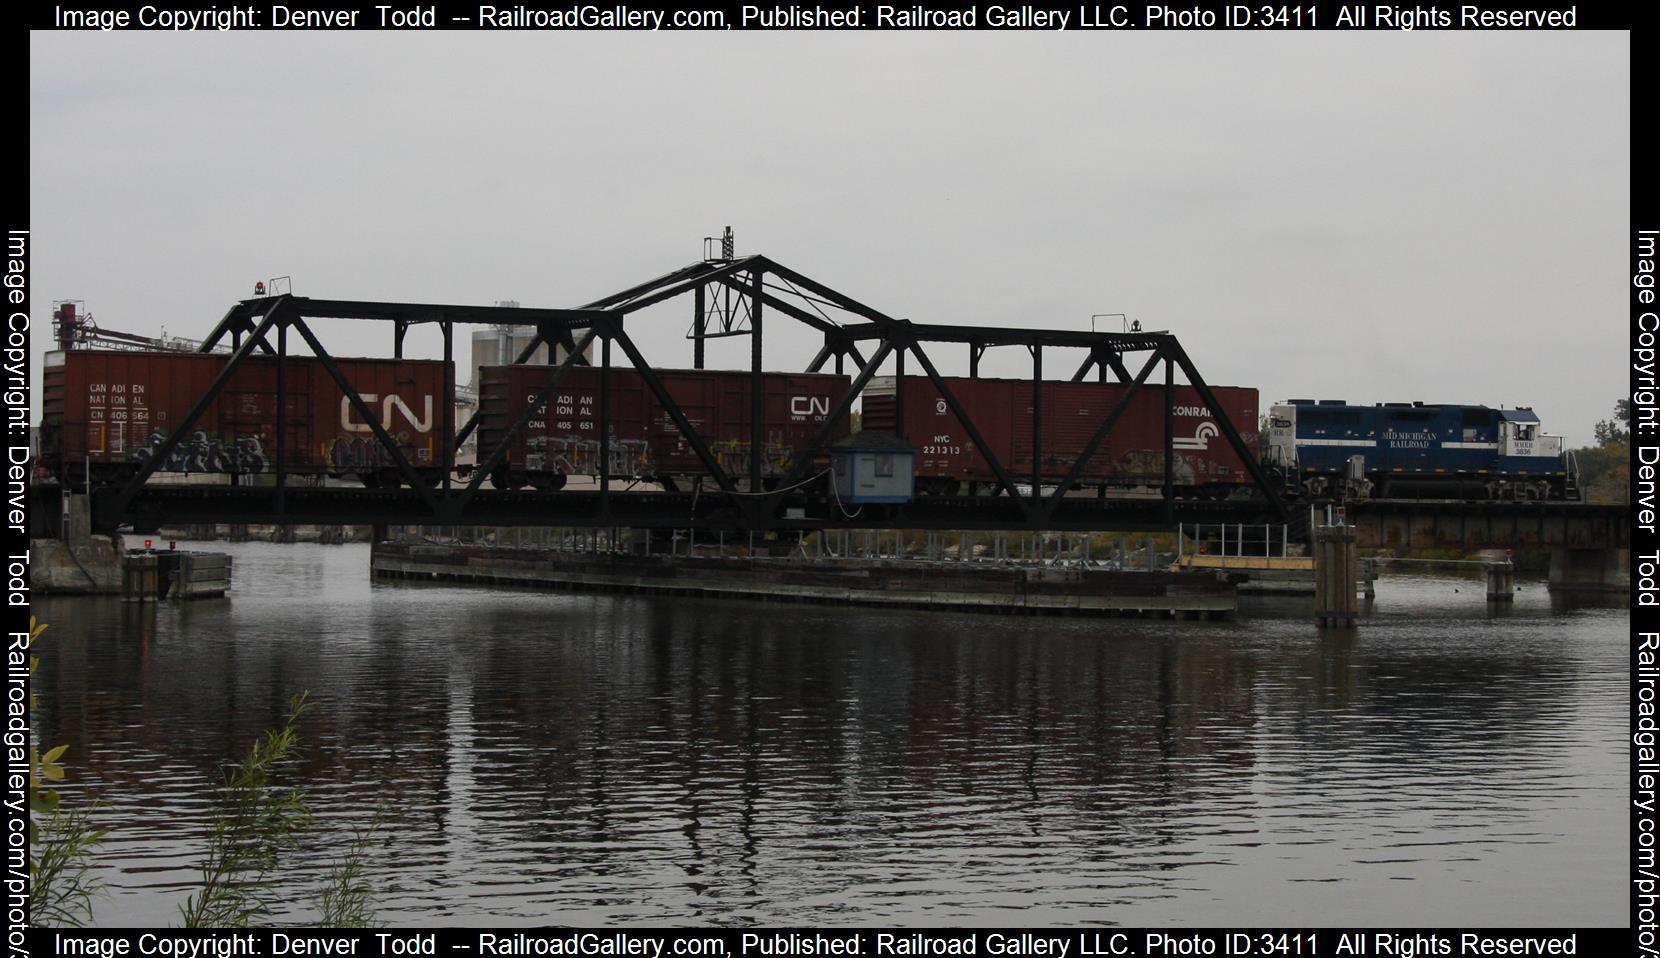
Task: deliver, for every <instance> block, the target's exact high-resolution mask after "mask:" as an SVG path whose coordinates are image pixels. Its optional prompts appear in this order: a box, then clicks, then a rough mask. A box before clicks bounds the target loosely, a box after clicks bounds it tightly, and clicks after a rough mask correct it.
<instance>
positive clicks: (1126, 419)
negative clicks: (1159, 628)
mask: <svg viewBox="0 0 1660 958" xmlns="http://www.w3.org/2000/svg"><path fill="white" fill-rule="evenodd" d="M946 384H947V385H948V386H950V388H951V392H952V394H953V395H954V396H956V398H957V400H958V402H960V403H961V404H962V406H963V408H964V409H965V410H966V411H967V412H968V414H969V416H970V417H971V418H972V419H973V421H974V425H975V428H976V429H978V430H979V431H980V434H981V436H982V437H984V439H985V441H986V442H987V443H988V444H989V445H990V446H991V449H992V452H993V453H994V454H995V455H996V456H997V459H998V461H999V462H1001V463H1002V464H1003V468H1004V469H1005V470H1007V471H1008V473H1009V475H1010V476H1011V478H1013V479H1014V480H1015V481H1017V482H1030V481H1031V476H1032V383H1031V381H1030V380H1018V379H963V378H949V377H948V378H947V379H946ZM894 387H895V382H894V378H893V377H891V376H888V377H882V378H878V379H874V380H872V381H871V384H870V386H869V387H868V388H866V390H865V393H864V426H863V428H865V429H872V430H880V431H882V432H894V431H895V429H894V408H895V404H894V393H895V388H894ZM1128 389H1129V386H1128V385H1126V384H1123V383H1063V382H1046V383H1044V384H1043V442H1042V451H1041V455H1042V458H1043V461H1042V468H1041V470H1040V475H1041V476H1042V478H1043V479H1044V480H1045V481H1050V482H1057V481H1059V480H1061V479H1063V478H1065V476H1066V473H1067V472H1068V471H1069V470H1070V469H1071V468H1072V464H1073V463H1074V462H1076V461H1077V458H1078V456H1079V454H1080V453H1082V452H1083V449H1084V446H1085V444H1087V443H1088V442H1089V439H1090V437H1091V436H1092V435H1094V434H1095V430H1096V429H1097V428H1099V427H1100V425H1101V423H1102V422H1103V421H1104V420H1105V419H1106V417H1107V415H1108V414H1109V413H1110V412H1111V411H1112V409H1113V408H1114V407H1115V406H1116V405H1117V404H1118V401H1119V399H1121V398H1122V397H1123V395H1124V393H1125V392H1126V391H1127V390H1128ZM1172 391H1173V392H1174V396H1173V401H1174V403H1175V418H1174V429H1173V430H1172V433H1173V436H1174V453H1175V460H1176V461H1175V470H1174V472H1175V482H1176V485H1177V486H1178V488H1180V489H1181V490H1182V491H1183V492H1184V493H1188V494H1191V493H1192V492H1193V491H1196V490H1204V491H1207V492H1211V493H1221V492H1226V491H1227V490H1228V489H1229V488H1231V487H1233V486H1238V485H1243V484H1245V483H1248V482H1249V481H1250V475H1249V473H1248V472H1246V470H1245V466H1244V463H1243V462H1241V461H1240V458H1239V456H1238V454H1237V453H1235V452H1234V450H1233V447H1232V446H1231V445H1230V444H1229V443H1228V441H1227V439H1226V438H1225V437H1223V436H1222V434H1221V430H1220V429H1219V428H1217V423H1216V420H1215V417H1214V416H1212V415H1211V412H1210V410H1209V409H1207V408H1206V407H1205V405H1204V403H1203V402H1202V401H1201V400H1200V399H1199V393H1198V391H1197V390H1195V389H1194V388H1193V387H1191V386H1176V387H1174V389H1173V390H1172ZM1211 392H1212V393H1214V394H1215V396H1216V399H1217V402H1218V403H1219V404H1220V405H1221V407H1222V410H1223V411H1224V412H1225V413H1226V414H1227V417H1228V420H1229V421H1230V422H1231V423H1232V424H1233V427H1234V429H1236V430H1238V432H1239V435H1240V437H1241V438H1243V439H1244V440H1245V444H1246V445H1247V446H1248V447H1249V448H1250V449H1251V450H1252V454H1253V455H1255V452H1256V448H1257V391H1256V390H1255V389H1245V388H1240V387H1232V386H1219V387H1213V388H1212V390H1211ZM904 395H905V417H904V429H903V432H902V433H901V436H902V438H904V439H906V440H907V441H909V442H910V443H911V444H912V445H914V446H915V447H916V450H917V458H916V474H917V482H918V486H919V487H921V488H924V489H932V490H933V491H936V492H948V491H955V489H954V486H955V484H956V483H958V482H996V481H997V476H996V474H995V473H993V472H992V471H991V467H990V466H988V465H987V464H986V459H985V456H984V455H982V454H981V452H980V450H978V449H977V448H975V445H974V443H973V442H972V441H971V440H970V439H969V438H968V434H967V432H966V431H965V430H964V429H963V427H962V424H961V423H960V422H958V421H957V417H956V415H955V414H954V413H952V411H951V409H950V407H949V406H948V405H947V404H946V402H945V400H944V398H942V397H941V395H940V392H939V390H938V389H937V388H935V386H934V384H933V381H932V380H930V379H928V378H927V377H923V376H907V377H905V390H904ZM1079 481H1080V482H1082V483H1086V484H1103V485H1111V486H1142V485H1149V486H1158V485H1161V484H1162V483H1163V482H1164V387H1163V386H1162V385H1159V386H1153V385H1144V386H1142V387H1141V388H1140V389H1138V390H1136V394H1135V396H1134V397H1133V398H1132V399H1131V400H1130V406H1129V408H1128V409H1126V410H1125V411H1124V413H1123V415H1122V416H1120V417H1119V419H1118V422H1117V423H1116V424H1115V425H1114V426H1113V429H1112V432H1111V433H1110V434H1109V435H1108V436H1107V438H1106V439H1105V440H1103V441H1102V443H1101V445H1100V446H1099V448H1097V450H1096V452H1095V455H1094V456H1093V457H1091V459H1090V462H1089V465H1087V466H1086V467H1085V469H1084V472H1083V473H1082V476H1081V478H1080V479H1079Z"/></svg>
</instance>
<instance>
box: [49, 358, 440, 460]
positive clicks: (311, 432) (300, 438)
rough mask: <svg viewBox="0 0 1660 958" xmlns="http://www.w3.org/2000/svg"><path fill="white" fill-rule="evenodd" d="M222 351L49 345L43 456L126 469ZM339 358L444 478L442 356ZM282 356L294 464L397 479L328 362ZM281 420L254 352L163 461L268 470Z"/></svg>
mask: <svg viewBox="0 0 1660 958" xmlns="http://www.w3.org/2000/svg"><path fill="white" fill-rule="evenodd" d="M227 362H229V357H228V356H224V355H219V354H204V353H156V352H105V351H96V350H70V351H67V352H61V351H60V352H52V353H48V354H47V357H46V374H45V377H44V378H45V398H44V402H43V408H42V421H41V459H42V462H43V464H45V465H46V467H47V468H48V469H49V470H50V471H51V472H53V473H54V474H55V475H57V476H59V477H60V478H64V479H67V480H70V481H74V482H77V483H78V482H80V481H81V480H82V479H83V478H84V476H85V472H86V470H87V468H88V467H90V469H91V471H92V479H93V481H95V482H97V481H121V480H123V479H125V478H127V477H130V476H131V475H133V473H135V472H136V471H137V470H138V469H139V467H140V466H142V465H143V463H144V462H145V461H146V460H147V459H148V458H149V456H150V455H151V454H153V453H154V452H155V451H156V450H157V449H159V448H160V446H161V444H162V443H163V442H164V441H165V440H166V439H167V437H168V436H169V435H170V434H171V432H172V429H173V426H174V424H176V423H178V422H180V421H181V420H183V419H184V417H185V416H186V415H188V414H189V412H190V410H191V407H193V406H194V405H195V404H196V402H197V400H199V399H200V398H201V397H202V396H203V395H205V394H206V393H207V390H208V387H209V386H210V385H211V384H212V383H213V380H214V379H215V378H216V377H217V376H218V375H219V373H220V371H221V370H223V369H224V368H225V364H226V363H227ZM335 364H336V365H337V366H338V367H339V368H340V371H341V373H342V374H343V375H344V376H345V378H346V381H347V382H349V383H351V384H352V386H353V388H355V389H356V390H357V391H358V393H359V395H360V396H362V398H363V401H364V402H365V403H366V404H367V405H368V406H369V408H370V409H372V410H374V411H375V413H376V414H377V415H378V416H379V417H380V424H381V426H382V427H383V428H385V430H386V431H387V433H388V434H390V435H391V436H392V438H393V439H394V440H396V442H397V444H398V448H399V450H400V451H401V452H402V453H403V455H404V456H405V457H406V458H407V459H408V460H409V461H410V463H411V464H412V465H414V466H415V467H416V468H417V469H419V470H420V471H421V472H422V473H423V478H426V479H428V480H431V479H435V478H437V477H438V473H439V471H440V469H441V466H442V463H443V455H444V451H443V442H444V438H443V437H444V430H443V426H444V410H445V409H446V408H450V404H451V402H452V399H451V393H450V390H449V383H450V382H451V376H450V375H449V374H448V371H447V369H446V366H445V364H444V363H442V362H435V361H430V360H410V359H336V360H335ZM286 365H287V368H286V370H285V371H284V376H285V379H286V383H285V386H286V389H285V391H286V394H287V397H288V398H287V436H286V438H285V449H284V454H285V456H286V458H287V460H288V461H287V471H288V472H290V473H293V474H296V475H302V474H327V475H335V476H339V475H355V476H358V477H359V478H361V479H363V481H364V482H365V483H366V484H371V485H373V484H378V483H380V482H385V481H399V478H398V477H399V473H398V469H397V466H396V464H395V462H394V460H393V459H392V457H391V455H390V454H389V453H388V452H387V451H386V450H385V449H384V448H383V447H381V445H380V443H379V441H378V440H377V439H376V438H375V435H374V431H373V429H372V428H371V427H370V426H369V425H368V424H367V423H365V422H363V421H362V420H361V419H360V418H359V417H358V415H357V412H356V410H355V409H354V408H352V406H351V403H350V401H349V400H348V399H347V397H346V394H345V393H344V392H343V391H342V390H341V389H340V387H339V385H338V384H336V383H335V381H334V377H332V376H330V375H329V373H328V371H327V370H326V369H324V368H323V364H322V362H321V361H320V360H318V359H316V358H315V357H311V356H304V357H300V356H291V357H289V358H288V360H287V364H286ZM276 429H277V363H276V360H275V359H274V358H273V357H269V356H263V355H261V356H250V357H248V358H247V359H245V360H244V361H243V362H242V364H241V365H240V366H238V367H237V369H236V371H235V372H234V373H232V375H231V378H230V380H229V381H228V382H227V383H226V384H225V387H224V389H223V390H221V391H220V393H219V395H218V396H217V397H215V398H214V401H213V402H212V403H210V404H209V406H208V408H207V410H206V411H205V412H203V414H202V416H201V418H199V419H198V420H197V421H196V424H195V425H194V426H193V427H192V428H191V430H190V435H189V436H188V437H186V438H185V439H184V440H183V441H182V442H180V443H179V445H178V446H176V447H175V448H174V450H173V452H172V453H171V454H169V456H168V458H167V461H166V462H164V463H162V465H161V466H160V467H159V469H160V470H161V471H165V472H183V473H229V474H236V475H249V474H259V473H269V472H273V471H275V469H276V463H275V461H274V457H275V456H276V448H277V442H276V439H277V433H276Z"/></svg>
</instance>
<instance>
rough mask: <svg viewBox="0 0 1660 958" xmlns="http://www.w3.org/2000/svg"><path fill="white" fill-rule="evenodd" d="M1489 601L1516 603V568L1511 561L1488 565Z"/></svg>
mask: <svg viewBox="0 0 1660 958" xmlns="http://www.w3.org/2000/svg"><path fill="white" fill-rule="evenodd" d="M1487 601H1488V602H1514V601H1516V566H1515V565H1514V564H1512V563H1511V562H1510V561H1509V560H1506V561H1504V562H1490V563H1488V564H1487Z"/></svg>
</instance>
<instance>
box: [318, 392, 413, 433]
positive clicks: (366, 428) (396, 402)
mask: <svg viewBox="0 0 1660 958" xmlns="http://www.w3.org/2000/svg"><path fill="white" fill-rule="evenodd" d="M359 395H361V396H362V397H363V402H364V404H365V405H367V406H370V407H373V406H374V404H375V400H377V399H380V428H382V429H384V430H386V431H387V432H391V431H392V410H394V409H396V410H398V412H400V413H402V415H403V417H404V418H405V419H407V420H409V424H410V425H411V426H413V427H415V431H416V432H431V431H432V397H431V396H426V397H423V398H424V401H425V403H426V407H425V409H424V410H423V414H422V417H421V418H420V419H416V418H415V410H413V409H410V408H409V404H408V403H405V402H404V401H403V397H401V396H387V397H385V398H384V399H382V398H381V395H380V393H359ZM352 412H353V409H352V397H350V396H341V397H340V428H341V430H343V431H345V432H374V431H375V427H373V426H371V425H369V424H368V423H362V422H354V421H353V420H352Z"/></svg>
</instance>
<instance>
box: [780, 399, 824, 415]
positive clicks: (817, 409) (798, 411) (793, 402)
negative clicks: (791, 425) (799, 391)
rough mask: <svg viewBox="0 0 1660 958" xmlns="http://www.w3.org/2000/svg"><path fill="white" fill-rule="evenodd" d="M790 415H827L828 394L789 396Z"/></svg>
mask: <svg viewBox="0 0 1660 958" xmlns="http://www.w3.org/2000/svg"><path fill="white" fill-rule="evenodd" d="M790 415H792V416H828V415H830V399H829V397H828V396H791V397H790Z"/></svg>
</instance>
